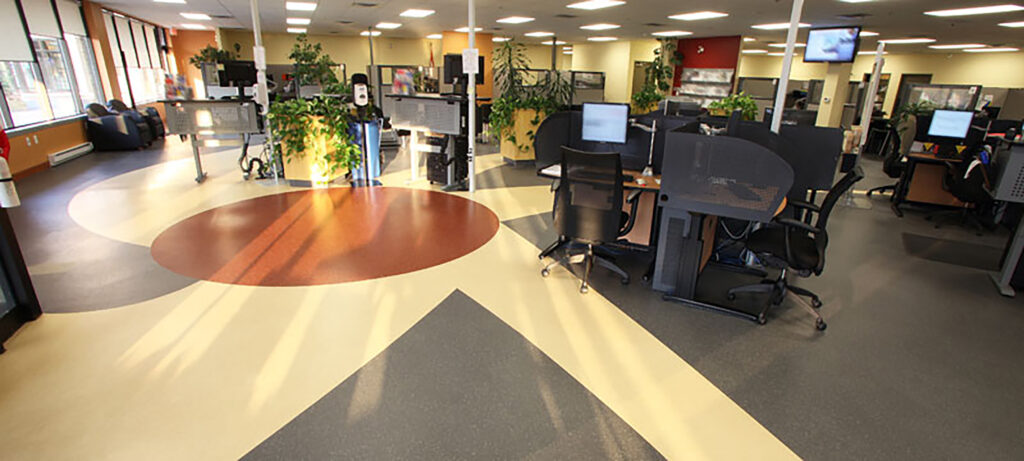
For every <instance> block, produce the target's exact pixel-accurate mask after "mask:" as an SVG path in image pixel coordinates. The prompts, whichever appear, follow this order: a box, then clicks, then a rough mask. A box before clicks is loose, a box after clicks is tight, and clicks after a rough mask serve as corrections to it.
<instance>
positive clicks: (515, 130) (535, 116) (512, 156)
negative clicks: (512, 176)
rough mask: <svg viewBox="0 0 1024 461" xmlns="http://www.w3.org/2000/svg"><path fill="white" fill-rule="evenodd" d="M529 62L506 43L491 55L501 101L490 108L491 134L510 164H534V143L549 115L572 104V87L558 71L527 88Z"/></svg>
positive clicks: (520, 47) (512, 43) (521, 49)
mask: <svg viewBox="0 0 1024 461" xmlns="http://www.w3.org/2000/svg"><path fill="white" fill-rule="evenodd" d="M529 67H530V60H529V58H527V57H526V46H525V45H523V44H521V43H519V42H516V41H514V40H509V41H507V42H503V43H502V44H501V45H500V46H499V47H498V48H497V49H496V50H495V51H494V81H495V84H496V86H497V89H498V91H499V92H500V93H501V95H500V97H498V99H496V100H495V101H494V103H493V104H492V105H491V117H490V124H491V130H492V131H493V132H494V133H497V134H498V137H499V139H501V155H502V156H503V157H505V159H506V160H509V161H511V162H513V163H515V162H523V161H533V160H534V159H536V153H535V152H534V150H533V139H534V138H535V137H536V133H537V127H538V126H540V123H541V122H542V121H543V120H544V118H545V117H547V116H548V115H550V114H552V113H554V112H556V111H558V110H561V109H563V108H565V107H567V106H568V105H569V102H570V101H572V95H573V92H574V90H573V88H572V84H571V83H570V82H569V81H568V80H566V79H565V78H564V77H563V76H562V75H561V74H559V73H558V71H555V70H551V71H547V72H546V73H545V74H544V76H543V77H542V78H541V79H540V81H538V82H537V84H536V85H533V86H527V85H526V84H525V83H524V81H525V74H526V69H528V68H529Z"/></svg>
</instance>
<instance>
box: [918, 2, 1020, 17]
mask: <svg viewBox="0 0 1024 461" xmlns="http://www.w3.org/2000/svg"><path fill="white" fill-rule="evenodd" d="M1013 11H1024V6H1020V5H992V6H976V7H972V8H957V9H954V10H937V11H925V12H924V14H927V15H928V16H939V17H949V16H973V15H976V14H992V13H1010V12H1013Z"/></svg>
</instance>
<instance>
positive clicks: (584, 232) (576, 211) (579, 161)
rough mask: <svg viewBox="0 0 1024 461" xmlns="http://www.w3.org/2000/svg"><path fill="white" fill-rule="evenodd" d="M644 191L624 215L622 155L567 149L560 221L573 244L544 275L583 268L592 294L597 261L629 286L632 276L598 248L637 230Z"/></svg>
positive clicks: (558, 199) (558, 200)
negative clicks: (567, 266)
mask: <svg viewBox="0 0 1024 461" xmlns="http://www.w3.org/2000/svg"><path fill="white" fill-rule="evenodd" d="M639 192H640V191H639V190H637V191H633V193H632V194H630V203H631V207H632V208H631V212H630V213H625V212H623V211H622V204H623V195H624V193H625V192H624V190H623V176H622V160H621V159H620V157H619V154H618V153H591V152H581V151H578V150H575V149H570V148H568V147H564V146H563V147H562V172H561V179H560V180H559V185H558V189H557V191H556V193H555V207H554V218H555V229H556V230H557V231H558V235H559V240H560V241H563V242H567V243H568V244H569V245H568V248H567V249H566V251H565V254H564V255H563V256H562V257H561V258H559V259H558V260H556V261H554V262H552V263H551V264H548V265H547V266H546V267H544V269H543V270H541V275H542V276H544V277H547V276H548V275H550V273H551V269H552V268H554V267H555V266H556V265H558V264H561V263H563V262H569V263H570V264H583V265H584V272H583V283H582V285H581V286H580V292H581V293H586V292H587V291H589V287H590V272H591V270H592V269H593V267H594V263H597V265H599V266H601V267H604V268H606V269H608V270H610V271H612V272H614V273H616V274H618V275H619V276H620V277H622V283H624V284H625V283H629V274H627V273H626V271H624V270H622V268H620V267H619V266H617V265H615V263H614V262H612V260H611V259H609V258H607V257H605V256H601V255H598V254H596V253H595V247H600V246H601V245H604V244H608V243H614V242H615V241H617V240H618V239H619V237H622V236H624V235H626V234H628V233H629V231H631V230H632V229H633V224H634V222H635V219H636V209H637V203H639V202H638V199H639V197H640V193H639ZM574 247H575V248H574Z"/></svg>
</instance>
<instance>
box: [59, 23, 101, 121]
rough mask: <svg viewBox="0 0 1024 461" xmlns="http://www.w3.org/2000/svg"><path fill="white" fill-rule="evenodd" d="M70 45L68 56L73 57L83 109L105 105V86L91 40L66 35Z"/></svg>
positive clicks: (72, 64) (72, 65) (79, 36)
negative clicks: (94, 105)
mask: <svg viewBox="0 0 1024 461" xmlns="http://www.w3.org/2000/svg"><path fill="white" fill-rule="evenodd" d="M64 40H65V41H67V43H68V54H70V55H71V56H70V57H71V68H72V69H74V71H75V81H76V82H78V97H79V99H80V100H81V103H82V109H83V110H84V109H85V107H86V106H88V105H89V104H91V103H94V102H96V103H100V104H103V102H104V101H105V100H104V99H103V85H102V84H101V83H100V74H99V70H98V69H96V58H95V55H93V52H92V44H91V43H89V39H88V38H86V37H83V36H81V35H73V34H65V35H64Z"/></svg>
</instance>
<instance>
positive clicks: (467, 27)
mask: <svg viewBox="0 0 1024 461" xmlns="http://www.w3.org/2000/svg"><path fill="white" fill-rule="evenodd" d="M481 30H484V28H483V27H474V28H473V31H474V32H480V31H481ZM455 32H464V33H469V26H465V27H460V28H458V29H455Z"/></svg>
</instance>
